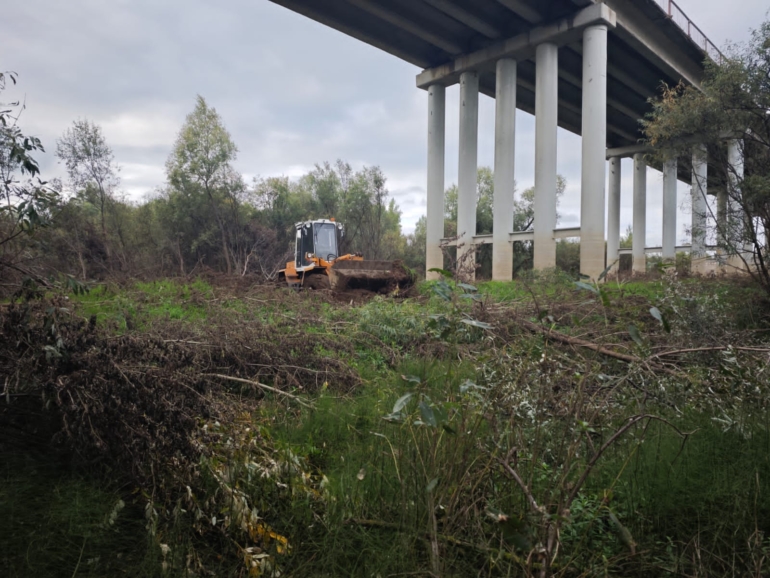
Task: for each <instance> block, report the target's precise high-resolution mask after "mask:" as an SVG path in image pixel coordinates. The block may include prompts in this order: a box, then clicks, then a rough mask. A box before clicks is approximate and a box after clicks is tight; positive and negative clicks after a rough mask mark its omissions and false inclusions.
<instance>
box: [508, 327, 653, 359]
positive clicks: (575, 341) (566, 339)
mask: <svg viewBox="0 0 770 578" xmlns="http://www.w3.org/2000/svg"><path fill="white" fill-rule="evenodd" d="M521 324H522V325H523V326H524V327H526V328H527V329H529V330H530V331H535V332H538V333H543V334H545V335H547V336H548V337H550V338H551V339H553V340H555V341H560V342H562V343H567V344H568V345H577V346H578V347H585V348H587V349H592V350H593V351H596V352H597V353H601V354H602V355H606V356H608V357H614V358H615V359H620V360H621V361H625V362H626V363H641V362H643V361H644V360H643V359H642V358H640V357H637V356H635V355H628V354H626V353H619V352H617V351H613V350H612V349H607V348H606V347H602V346H601V345H597V344H596V343H592V342H591V341H586V340H585V339H579V338H577V337H570V336H569V335H565V334H564V333H560V332H558V331H554V330H553V329H549V328H547V327H543V326H542V325H538V324H537V323H532V322H531V321H527V320H526V319H522V320H521Z"/></svg>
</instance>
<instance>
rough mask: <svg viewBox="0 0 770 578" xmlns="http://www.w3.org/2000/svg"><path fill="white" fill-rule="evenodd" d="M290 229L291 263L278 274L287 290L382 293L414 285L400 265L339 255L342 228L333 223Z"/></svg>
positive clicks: (309, 223)
mask: <svg viewBox="0 0 770 578" xmlns="http://www.w3.org/2000/svg"><path fill="white" fill-rule="evenodd" d="M294 227H295V229H296V240H295V248H294V260H293V261H289V262H288V263H286V268H285V269H282V270H281V271H279V272H278V277H279V279H283V280H285V281H286V283H287V284H288V285H289V286H290V287H297V288H299V287H305V288H310V289H331V290H333V291H345V290H347V289H365V290H368V291H375V292H380V293H386V292H389V291H393V290H395V289H397V288H399V289H404V288H407V287H409V286H411V285H412V284H413V283H414V279H413V276H412V274H411V273H410V272H409V270H408V269H406V268H405V267H404V265H403V264H402V263H401V261H367V260H365V259H364V258H363V256H362V255H361V254H360V253H354V254H350V253H349V254H346V255H340V254H339V247H340V244H341V241H342V238H343V236H344V234H345V228H344V227H343V225H342V223H337V222H335V221H334V219H317V220H315V221H304V222H302V223H297V224H295V225H294Z"/></svg>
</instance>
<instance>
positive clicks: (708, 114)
mask: <svg viewBox="0 0 770 578" xmlns="http://www.w3.org/2000/svg"><path fill="white" fill-rule="evenodd" d="M769 15H770V13H769ZM727 52H728V56H727V58H725V59H724V60H722V61H720V62H719V63H715V62H712V61H707V62H706V73H705V78H704V80H703V83H702V85H701V88H700V90H699V89H697V88H694V87H691V86H684V85H679V86H676V87H670V86H666V85H664V86H663V89H662V95H661V97H660V98H659V99H657V100H655V101H653V102H652V105H653V111H652V113H650V115H649V116H648V118H647V119H646V120H645V121H644V131H645V135H646V140H647V143H648V144H650V145H651V146H652V147H654V149H655V153H654V156H656V157H657V158H658V160H659V161H663V160H665V159H666V158H671V157H679V156H683V157H691V155H692V147H693V145H694V144H696V143H698V144H704V145H706V147H707V149H708V156H709V164H710V168H711V171H710V177H709V189H722V190H724V191H726V196H727V202H726V203H724V204H723V207H724V209H725V213H726V214H725V217H724V218H717V219H713V215H710V216H711V217H712V219H711V222H712V223H714V225H713V227H712V228H713V230H714V232H715V233H716V237H717V241H718V244H719V245H720V246H721V247H723V248H724V249H726V251H727V252H728V253H729V254H732V255H733V256H735V257H736V258H737V259H739V260H740V261H742V262H743V266H744V267H745V269H746V270H747V271H748V272H749V274H750V275H751V276H752V277H753V278H754V279H755V280H756V281H757V282H759V283H760V285H761V286H762V287H763V288H764V289H765V290H766V291H767V292H768V293H770V264H768V232H770V75H768V70H770V21H766V22H765V23H764V24H762V25H761V26H760V27H759V28H758V29H757V30H754V31H753V33H752V36H751V40H750V41H749V42H747V43H746V44H739V45H732V46H730V47H729V48H728V50H727ZM726 139H740V142H742V145H741V146H739V147H737V149H736V148H733V149H732V152H733V153H737V154H730V151H729V150H728V146H727V144H726ZM711 173H713V174H714V175H716V177H715V178H714V179H712V178H711ZM704 194H705V192H704ZM706 206H708V204H706ZM709 211H710V210H709ZM719 216H720V217H721V216H722V215H719Z"/></svg>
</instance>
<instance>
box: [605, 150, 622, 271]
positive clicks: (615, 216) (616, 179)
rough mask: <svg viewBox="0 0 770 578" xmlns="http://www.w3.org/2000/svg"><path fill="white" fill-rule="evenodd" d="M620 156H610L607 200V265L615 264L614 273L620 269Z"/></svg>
mask: <svg viewBox="0 0 770 578" xmlns="http://www.w3.org/2000/svg"><path fill="white" fill-rule="evenodd" d="M620 162H621V158H620V157H611V158H610V186H609V199H608V201H607V266H610V265H613V264H614V267H613V269H612V272H613V274H616V273H617V272H618V270H619V269H620V263H618V262H617V261H618V259H619V257H620V256H619V254H618V250H619V249H620V183H621V169H620V166H621V165H620Z"/></svg>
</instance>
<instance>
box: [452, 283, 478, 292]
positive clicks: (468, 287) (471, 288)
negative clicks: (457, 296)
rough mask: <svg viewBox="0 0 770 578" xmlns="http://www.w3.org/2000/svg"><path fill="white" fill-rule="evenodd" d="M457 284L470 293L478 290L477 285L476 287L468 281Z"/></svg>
mask: <svg viewBox="0 0 770 578" xmlns="http://www.w3.org/2000/svg"><path fill="white" fill-rule="evenodd" d="M457 286H458V287H459V288H460V289H463V290H464V291H468V292H469V293H475V292H476V291H478V288H477V287H474V286H473V285H468V284H467V283H458V284H457Z"/></svg>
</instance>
